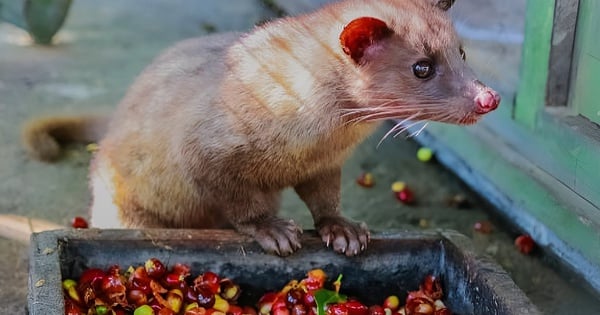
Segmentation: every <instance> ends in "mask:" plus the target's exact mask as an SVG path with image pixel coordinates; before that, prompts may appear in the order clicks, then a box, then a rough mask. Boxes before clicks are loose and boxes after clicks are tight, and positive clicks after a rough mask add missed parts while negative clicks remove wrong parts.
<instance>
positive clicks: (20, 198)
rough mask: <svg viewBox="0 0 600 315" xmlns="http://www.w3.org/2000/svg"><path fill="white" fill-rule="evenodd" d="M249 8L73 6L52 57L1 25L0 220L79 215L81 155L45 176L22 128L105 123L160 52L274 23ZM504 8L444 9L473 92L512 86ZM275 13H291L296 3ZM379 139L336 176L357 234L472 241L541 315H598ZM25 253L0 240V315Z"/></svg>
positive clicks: (303, 217) (438, 180)
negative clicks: (476, 87) (364, 175)
mask: <svg viewBox="0 0 600 315" xmlns="http://www.w3.org/2000/svg"><path fill="white" fill-rule="evenodd" d="M259 2H260V1H258V0H253V1H249V0H228V1H227V2H226V3H227V4H226V5H225V4H224V3H225V2H224V1H217V0H205V1H185V0H168V1H167V0H143V1H142V0H136V1H118V0H106V1H103V2H101V3H100V2H98V1H93V0H78V1H74V2H73V7H72V10H71V13H70V16H69V18H68V21H67V24H66V25H65V27H64V29H63V31H62V32H61V33H60V34H59V36H58V37H57V45H56V46H54V47H51V48H45V47H37V46H31V45H30V43H29V42H28V40H27V36H26V34H24V33H23V32H22V31H21V30H18V29H15V28H14V27H12V26H10V25H7V24H0V147H1V148H2V149H1V150H0V180H1V182H2V184H1V185H0V213H14V214H20V215H24V216H30V217H36V218H44V219H47V220H51V221H54V222H56V223H59V224H64V225H65V226H66V225H68V222H69V220H70V219H71V218H72V217H73V216H75V215H84V216H85V215H86V206H87V204H88V202H89V193H88V191H87V186H86V172H87V164H88V161H89V158H90V154H89V153H88V152H86V151H85V150H84V149H83V148H81V147H74V148H70V149H69V150H68V151H67V154H66V155H65V158H64V159H63V160H61V161H60V162H58V163H55V164H46V163H40V162H37V161H34V160H31V159H29V158H28V157H27V156H26V155H25V153H24V152H23V150H22V148H21V146H20V142H19V128H20V126H21V124H22V123H23V121H25V120H26V119H28V118H30V117H35V116H39V115H44V114H61V113H84V112H90V111H93V112H97V111H100V112H108V111H110V110H111V109H112V108H113V107H114V105H115V104H116V103H117V102H118V101H119V99H120V98H121V97H122V96H123V94H124V93H125V90H126V88H127V86H128V85H129V83H130V82H131V81H132V79H133V78H134V77H135V75H136V74H137V73H139V72H140V71H141V70H142V69H143V67H144V65H146V64H147V63H148V62H149V61H150V60H151V59H152V58H153V57H154V56H155V55H156V54H157V53H158V52H159V51H160V50H162V49H163V48H165V47H167V46H169V45H170V44H172V43H174V42H175V41H177V40H179V39H182V38H187V37H191V36H197V35H200V34H203V33H205V32H206V30H207V29H209V28H211V27H215V28H216V29H217V31H227V30H246V29H248V28H250V27H252V25H253V24H254V23H256V22H258V21H261V20H264V19H265V18H269V17H271V16H272V15H273V12H272V11H270V10H267V9H264V8H262V7H261V6H259V5H258V4H259ZM280 2H283V1H280ZM301 2H302V1H300V2H298V3H301ZM305 2H308V1H305ZM508 2H510V4H508V3H507V2H506V1H505V2H500V1H492V0H485V1H482V0H461V1H459V2H458V4H457V7H456V8H454V9H453V15H454V16H455V17H456V20H457V28H458V29H459V31H460V32H461V34H462V35H463V36H464V37H465V42H466V47H467V54H468V58H469V59H468V60H469V62H470V63H471V64H473V65H474V67H475V68H476V70H477V71H478V72H479V73H480V74H481V77H482V80H483V81H485V82H488V83H489V84H490V85H492V86H494V87H495V88H497V89H499V90H501V91H502V92H503V93H506V94H510V93H511V91H514V88H515V86H516V84H517V82H518V64H519V56H520V41H521V40H522V29H523V20H522V18H523V14H524V1H523V0H511V1H508ZM294 3H295V2H293V1H288V3H287V4H288V5H289V4H294ZM283 4H285V3H283ZM284 7H286V8H288V7H289V8H290V9H291V8H292V7H294V8H295V9H298V8H299V9H302V7H299V6H298V5H297V3H295V6H291V5H289V6H285V5H284ZM490 12H495V13H494V14H491V15H490ZM490 56H492V57H490ZM492 61H493V62H492ZM500 65H501V66H500ZM500 69H501V70H500ZM389 127H390V126H389V125H386V126H383V127H382V129H381V130H379V131H378V133H377V134H375V135H374V136H373V137H371V138H370V139H369V140H368V141H367V142H365V143H364V144H363V145H361V146H360V147H359V148H358V150H357V151H356V153H355V154H354V156H353V157H352V158H351V159H350V160H349V161H348V163H347V164H346V166H345V168H344V177H343V200H342V203H343V208H344V211H345V213H346V214H347V215H348V216H350V217H352V218H354V219H357V220H364V221H366V222H368V223H369V226H370V227H371V228H372V229H375V230H389V229H420V228H422V227H421V226H420V224H419V223H420V222H423V221H422V220H425V221H426V222H427V228H450V229H454V230H458V231H459V232H462V233H463V234H465V235H468V236H471V237H472V239H473V242H474V243H475V245H476V247H477V248H478V249H479V250H480V251H481V253H482V254H487V255H490V256H492V257H493V258H494V259H495V260H496V261H497V262H498V263H499V264H501V265H502V266H503V267H504V268H505V269H506V270H507V271H508V272H509V273H510V274H511V276H512V277H513V279H514V280H515V282H516V283H517V284H518V285H519V286H520V287H521V288H522V289H523V290H524V291H525V293H526V294H527V295H528V296H529V298H530V299H531V300H532V301H533V302H534V303H535V304H536V305H537V306H538V307H539V308H540V309H541V310H542V311H544V312H545V313H547V314H600V301H599V300H598V299H596V298H594V297H593V296H592V295H590V294H589V293H587V292H586V291H585V290H583V289H582V286H581V285H580V284H579V283H578V282H577V279H575V278H573V277H570V276H569V275H565V274H563V273H560V272H557V271H556V269H554V268H553V267H552V266H553V264H551V263H548V259H547V258H546V257H545V256H544V254H543V253H536V254H535V255H532V256H524V255H521V254H520V253H518V252H517V251H516V250H515V249H514V248H513V246H512V240H513V238H514V236H515V234H514V233H515V231H513V230H511V229H510V227H509V225H504V224H503V222H500V221H499V220H497V219H495V217H494V215H493V209H491V208H490V207H489V206H487V205H486V203H485V201H484V200H482V199H481V198H479V197H478V196H476V195H474V194H472V193H471V192H470V191H469V190H468V188H467V187H465V186H464V185H463V184H462V183H461V182H460V181H459V180H458V179H457V178H456V177H454V176H453V174H452V173H451V172H449V171H447V170H445V169H444V168H442V167H441V166H440V165H437V164H435V163H427V164H425V163H421V162H419V161H417V160H416V158H415V152H416V150H417V149H418V146H417V144H416V143H415V142H414V141H412V139H408V140H406V139H404V138H402V139H400V138H396V139H388V140H386V141H384V142H383V143H382V145H381V146H379V147H377V143H378V142H379V140H380V139H381V137H382V136H383V134H384V131H385V130H386V129H388V128H389ZM363 171H370V172H372V173H373V174H374V176H375V178H376V180H377V185H376V186H375V187H374V188H372V189H364V188H361V187H358V186H357V185H356V184H355V178H356V177H357V176H358V175H359V174H360V173H361V172H363ZM396 180H403V181H406V182H408V183H409V185H410V186H411V187H412V188H413V189H414V191H415V193H416V196H417V199H418V200H419V203H418V205H417V206H414V207H407V206H403V205H401V204H400V203H398V202H397V201H395V200H394V198H393V196H391V193H390V191H389V186H390V184H391V183H392V182H393V181H396ZM459 193H460V194H464V195H465V196H467V197H468V199H469V200H471V202H472V203H473V205H474V206H473V207H472V208H471V209H468V210H457V209H454V208H451V207H448V205H447V203H446V200H447V199H448V198H449V197H451V196H453V195H455V194H459ZM365 209H368V210H369V211H365ZM283 215H285V216H288V217H293V218H295V219H296V220H297V221H299V222H301V223H302V224H303V225H304V226H305V227H307V228H310V222H311V219H310V216H309V213H308V211H305V207H304V205H302V204H301V202H300V201H299V200H298V198H297V197H295V196H294V195H293V194H292V193H290V192H288V193H286V197H285V200H284V204H283ZM479 220H491V221H492V222H493V223H494V225H495V226H496V230H495V232H494V233H493V234H491V235H482V234H478V233H475V232H473V230H472V226H473V223H474V222H476V221H479ZM27 250H28V247H27V245H23V244H20V243H18V242H15V241H11V240H5V239H0V262H2V263H1V264H0V305H2V307H0V314H22V313H24V305H25V299H26V282H27Z"/></svg>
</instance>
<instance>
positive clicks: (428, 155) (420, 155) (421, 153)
mask: <svg viewBox="0 0 600 315" xmlns="http://www.w3.org/2000/svg"><path fill="white" fill-rule="evenodd" d="M432 158H433V150H431V149H430V148H426V147H422V148H420V149H419V150H418V151H417V159H418V160H419V161H421V162H429V161H431V159H432Z"/></svg>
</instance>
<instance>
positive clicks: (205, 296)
mask: <svg viewBox="0 0 600 315" xmlns="http://www.w3.org/2000/svg"><path fill="white" fill-rule="evenodd" d="M195 290H196V293H197V296H198V298H197V299H196V300H197V301H198V305H200V306H202V307H204V308H212V307H213V305H214V304H215V294H214V293H212V291H211V290H210V289H209V288H208V287H203V286H201V287H198V288H195Z"/></svg>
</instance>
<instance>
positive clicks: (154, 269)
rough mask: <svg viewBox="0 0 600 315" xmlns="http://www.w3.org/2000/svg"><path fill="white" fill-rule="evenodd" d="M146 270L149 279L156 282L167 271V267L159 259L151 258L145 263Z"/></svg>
mask: <svg viewBox="0 0 600 315" xmlns="http://www.w3.org/2000/svg"><path fill="white" fill-rule="evenodd" d="M144 269H146V273H147V274H148V277H150V278H152V279H154V280H157V279H160V278H161V277H162V276H164V274H165V272H166V271H167V268H166V267H165V265H164V264H163V263H162V262H161V261H160V260H158V258H150V259H148V260H146V262H145V263H144Z"/></svg>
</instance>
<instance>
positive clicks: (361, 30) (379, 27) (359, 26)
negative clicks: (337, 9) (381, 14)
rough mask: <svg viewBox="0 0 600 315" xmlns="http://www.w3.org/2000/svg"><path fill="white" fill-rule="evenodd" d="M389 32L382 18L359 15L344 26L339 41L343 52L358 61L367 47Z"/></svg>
mask: <svg viewBox="0 0 600 315" xmlns="http://www.w3.org/2000/svg"><path fill="white" fill-rule="evenodd" d="M391 34H392V30H391V29H389V28H388V27H387V25H386V24H385V22H383V21H382V20H379V19H376V18H372V17H361V18H358V19H356V20H353V21H352V22H350V23H348V25H346V27H344V30H343V31H342V34H340V43H341V44H342V49H344V52H345V53H346V54H347V55H349V56H350V57H351V58H352V59H353V60H354V61H355V62H357V63H358V62H360V60H361V59H362V57H363V56H364V53H365V50H366V49H367V48H368V47H370V46H371V45H373V44H374V43H376V42H377V41H379V40H381V39H383V38H386V37H388V36H390V35H391Z"/></svg>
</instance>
